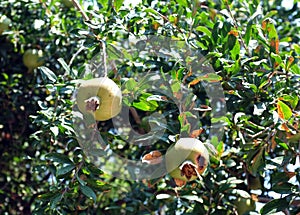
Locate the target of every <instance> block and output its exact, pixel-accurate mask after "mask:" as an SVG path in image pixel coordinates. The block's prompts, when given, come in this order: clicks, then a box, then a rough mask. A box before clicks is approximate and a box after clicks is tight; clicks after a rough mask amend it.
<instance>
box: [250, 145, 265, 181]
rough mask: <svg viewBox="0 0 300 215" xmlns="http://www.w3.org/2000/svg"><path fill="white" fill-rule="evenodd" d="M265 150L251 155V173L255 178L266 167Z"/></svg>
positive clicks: (259, 150)
mask: <svg viewBox="0 0 300 215" xmlns="http://www.w3.org/2000/svg"><path fill="white" fill-rule="evenodd" d="M264 152H265V149H264V148H260V149H258V150H257V151H254V152H253V154H249V157H248V162H249V171H250V173H251V174H252V175H253V176H256V173H257V171H258V170H259V169H260V167H262V166H263V165H264Z"/></svg>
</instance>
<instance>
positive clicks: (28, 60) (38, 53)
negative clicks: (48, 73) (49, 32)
mask: <svg viewBox="0 0 300 215" xmlns="http://www.w3.org/2000/svg"><path fill="white" fill-rule="evenodd" d="M43 56H44V54H43V51H42V50H37V49H28V50H26V51H25V53H24V55H23V63H24V65H25V66H26V67H27V68H28V69H30V70H33V69H35V68H37V67H39V66H42V65H43V64H44V59H43Z"/></svg>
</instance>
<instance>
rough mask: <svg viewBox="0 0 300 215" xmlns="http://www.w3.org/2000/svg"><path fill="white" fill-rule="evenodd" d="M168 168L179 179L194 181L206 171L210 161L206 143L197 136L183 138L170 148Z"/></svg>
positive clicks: (166, 157) (167, 160)
mask: <svg viewBox="0 0 300 215" xmlns="http://www.w3.org/2000/svg"><path fill="white" fill-rule="evenodd" d="M165 159H166V168H167V171H168V172H169V174H170V175H171V176H172V177H173V178H174V179H177V180H181V181H184V182H187V181H192V180H195V179H197V178H199V176H200V175H201V174H202V173H203V172H204V171H205V169H206V168H207V166H208V162H209V153H208V151H207V149H206V147H205V146H204V144H203V143H202V142H201V141H200V140H198V139H195V138H181V139H179V140H178V141H177V142H176V143H175V145H174V146H172V147H171V148H170V149H168V151H167V153H166V156H165Z"/></svg>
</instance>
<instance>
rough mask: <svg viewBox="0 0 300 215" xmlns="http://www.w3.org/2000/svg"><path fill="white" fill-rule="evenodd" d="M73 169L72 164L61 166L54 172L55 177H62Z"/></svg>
mask: <svg viewBox="0 0 300 215" xmlns="http://www.w3.org/2000/svg"><path fill="white" fill-rule="evenodd" d="M73 169H75V166H74V165H73V164H70V165H67V166H63V167H61V168H59V169H58V170H57V171H56V176H57V177H60V176H63V175H65V174H67V173H69V172H71V171H72V170H73Z"/></svg>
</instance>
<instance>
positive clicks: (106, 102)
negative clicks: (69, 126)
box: [76, 77, 122, 121]
mask: <svg viewBox="0 0 300 215" xmlns="http://www.w3.org/2000/svg"><path fill="white" fill-rule="evenodd" d="M76 102H77V105H78V108H79V110H80V112H81V113H83V114H88V113H92V114H93V116H94V118H95V120H98V121H105V120H108V119H111V118H113V117H114V116H116V115H118V114H119V113H120V111H121V109H122V92H121V90H120V88H119V87H118V85H117V84H116V83H115V82H114V81H113V80H111V79H109V78H104V77H103V78H94V79H90V80H86V81H84V82H83V83H82V84H81V85H80V86H79V88H78V92H77V95H76Z"/></svg>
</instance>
